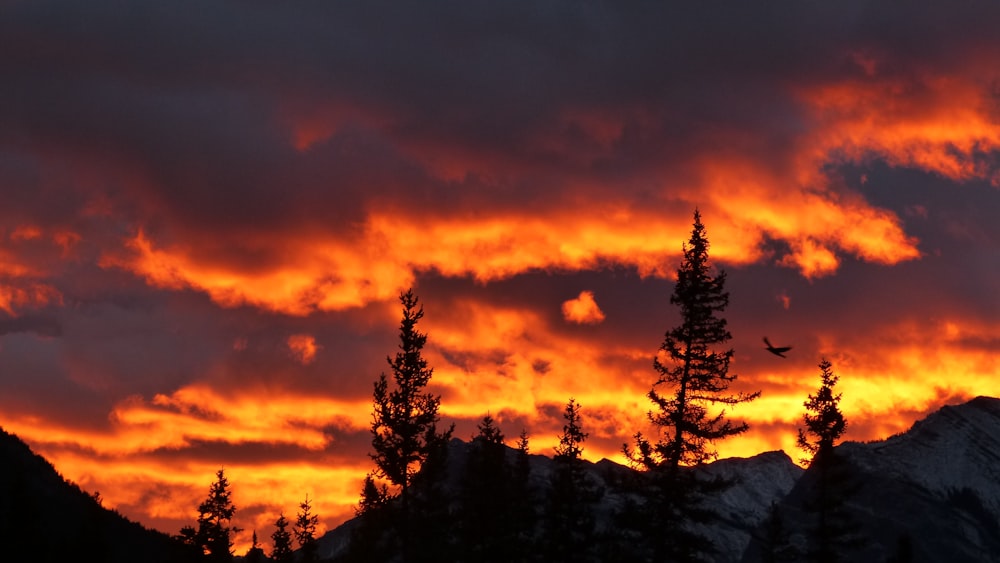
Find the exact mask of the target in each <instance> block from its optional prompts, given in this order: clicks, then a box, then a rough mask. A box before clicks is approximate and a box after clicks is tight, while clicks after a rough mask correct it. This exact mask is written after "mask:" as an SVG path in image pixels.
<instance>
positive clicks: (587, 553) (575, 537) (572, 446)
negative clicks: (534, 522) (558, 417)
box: [542, 398, 604, 563]
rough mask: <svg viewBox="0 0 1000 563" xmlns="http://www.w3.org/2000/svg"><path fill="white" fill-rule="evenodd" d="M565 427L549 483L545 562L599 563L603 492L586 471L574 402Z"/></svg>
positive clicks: (577, 407) (566, 414) (568, 409)
mask: <svg viewBox="0 0 1000 563" xmlns="http://www.w3.org/2000/svg"><path fill="white" fill-rule="evenodd" d="M563 418H564V419H565V421H566V423H565V424H564V425H563V433H562V435H561V436H560V437H559V445H558V446H556V448H555V457H554V458H553V462H554V468H553V472H552V475H551V478H550V479H549V486H550V488H549V494H548V498H547V502H546V510H545V520H544V522H545V527H544V533H545V535H544V540H543V542H542V544H543V545H544V546H545V554H546V557H545V560H546V561H555V562H562V561H565V562H567V563H568V562H581V563H584V562H588V561H597V560H598V559H597V556H596V546H595V545H594V544H595V542H596V540H597V535H596V532H595V521H594V505H595V503H597V502H598V501H599V500H600V499H601V497H602V496H603V494H604V491H603V490H602V489H601V488H599V487H598V486H597V484H596V483H594V482H593V481H592V480H591V478H590V476H589V475H587V473H586V471H585V469H584V461H583V458H582V455H583V442H584V441H585V440H586V439H587V436H588V434H587V433H586V432H584V431H583V428H582V426H581V418H580V405H579V403H577V402H576V401H575V400H574V399H572V398H571V399H570V400H569V402H568V403H566V408H565V410H564V411H563Z"/></svg>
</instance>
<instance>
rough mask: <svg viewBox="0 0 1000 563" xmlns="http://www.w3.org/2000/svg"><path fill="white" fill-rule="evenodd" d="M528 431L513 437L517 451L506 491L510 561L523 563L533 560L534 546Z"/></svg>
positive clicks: (533, 515) (535, 552)
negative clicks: (511, 536) (512, 546)
mask: <svg viewBox="0 0 1000 563" xmlns="http://www.w3.org/2000/svg"><path fill="white" fill-rule="evenodd" d="M529 448H530V445H529V442H528V431H527V429H522V430H521V434H520V435H519V436H518V438H517V453H516V454H515V455H514V466H513V472H512V480H511V491H510V500H511V506H510V512H511V523H512V524H513V526H514V528H513V530H512V532H513V534H514V537H515V545H516V550H515V553H514V554H513V558H512V559H511V562H512V563H527V562H529V561H534V560H536V559H537V550H536V549H535V547H536V546H535V539H536V538H535V535H536V531H535V523H536V522H537V520H538V516H537V513H536V504H537V502H536V494H537V493H536V491H535V490H534V487H533V486H532V484H531V458H530V457H529V456H530V454H529Z"/></svg>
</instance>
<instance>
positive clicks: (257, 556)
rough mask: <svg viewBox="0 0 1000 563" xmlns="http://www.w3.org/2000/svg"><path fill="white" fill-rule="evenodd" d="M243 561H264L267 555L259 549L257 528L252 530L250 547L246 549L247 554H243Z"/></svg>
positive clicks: (251, 562)
mask: <svg viewBox="0 0 1000 563" xmlns="http://www.w3.org/2000/svg"><path fill="white" fill-rule="evenodd" d="M243 561H245V562H246V563H266V562H267V555H266V554H265V553H264V550H263V549H261V547H260V544H258V543H257V530H254V531H253V539H252V540H251V544H250V549H248V550H247V554H246V555H244V556H243Z"/></svg>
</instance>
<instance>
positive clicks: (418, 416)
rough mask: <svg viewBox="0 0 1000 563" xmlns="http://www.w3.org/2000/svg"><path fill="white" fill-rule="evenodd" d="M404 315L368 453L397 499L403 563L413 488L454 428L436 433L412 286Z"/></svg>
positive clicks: (377, 400) (434, 399)
mask: <svg viewBox="0 0 1000 563" xmlns="http://www.w3.org/2000/svg"><path fill="white" fill-rule="evenodd" d="M399 299H400V302H401V303H402V305H403V318H402V320H401V321H400V327H399V339H400V344H399V351H398V352H397V353H396V355H395V357H389V358H386V360H387V361H388V363H389V367H390V368H391V369H392V380H393V383H394V385H393V386H392V388H390V385H389V380H388V378H387V377H386V375H385V373H382V374H381V375H380V376H379V379H378V381H377V382H375V390H374V393H373V403H374V409H373V413H372V425H371V429H372V448H373V450H374V451H373V452H372V453H371V454H369V455H370V457H371V458H372V460H373V461H374V462H375V465H376V471H375V473H376V475H377V476H378V477H379V478H382V479H386V480H388V481H389V483H391V485H392V487H393V489H394V490H393V491H392V493H391V495H390V496H391V497H398V498H399V510H398V513H397V517H396V518H395V528H396V530H397V532H398V536H399V538H400V544H401V550H402V557H403V561H404V563H409V562H410V560H411V557H410V549H409V547H410V541H411V528H412V527H413V514H412V511H411V503H412V498H411V496H412V493H411V487H412V485H413V483H414V478H415V476H416V475H417V474H418V473H419V472H420V471H421V469H423V468H424V465H425V464H426V463H427V461H428V458H429V457H430V456H431V455H432V452H435V451H437V452H441V451H442V450H443V449H445V448H446V446H447V441H448V439H450V436H451V430H448V431H445V432H438V431H437V424H438V422H439V416H438V406H439V405H440V402H441V397H440V396H436V395H433V394H431V393H428V392H426V391H425V387H426V386H427V384H428V383H430V379H431V375H432V373H433V370H432V369H431V368H430V367H429V366H428V365H427V360H425V359H424V357H423V355H422V353H421V351H422V349H423V347H424V345H425V344H426V342H427V335H426V334H424V333H421V332H419V331H418V330H417V323H418V322H419V321H420V319H421V318H423V316H424V310H423V307H421V306H420V305H419V301H418V299H417V297H416V296H415V295H414V294H413V290H412V289H411V290H409V291H407V292H406V293H404V294H402V295H400V297H399Z"/></svg>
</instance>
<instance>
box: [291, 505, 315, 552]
mask: <svg viewBox="0 0 1000 563" xmlns="http://www.w3.org/2000/svg"><path fill="white" fill-rule="evenodd" d="M318 524H319V516H317V515H315V514H313V513H312V502H311V501H310V500H309V496H308V495H306V498H305V500H303V501H302V502H301V503H299V512H298V515H297V517H296V519H295V528H294V530H293V533H294V534H295V541H297V542H298V544H299V553H300V557H299V561H300V562H303V563H315V562H317V561H319V552H318V550H319V545H318V544H317V543H316V526H317V525H318Z"/></svg>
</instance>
